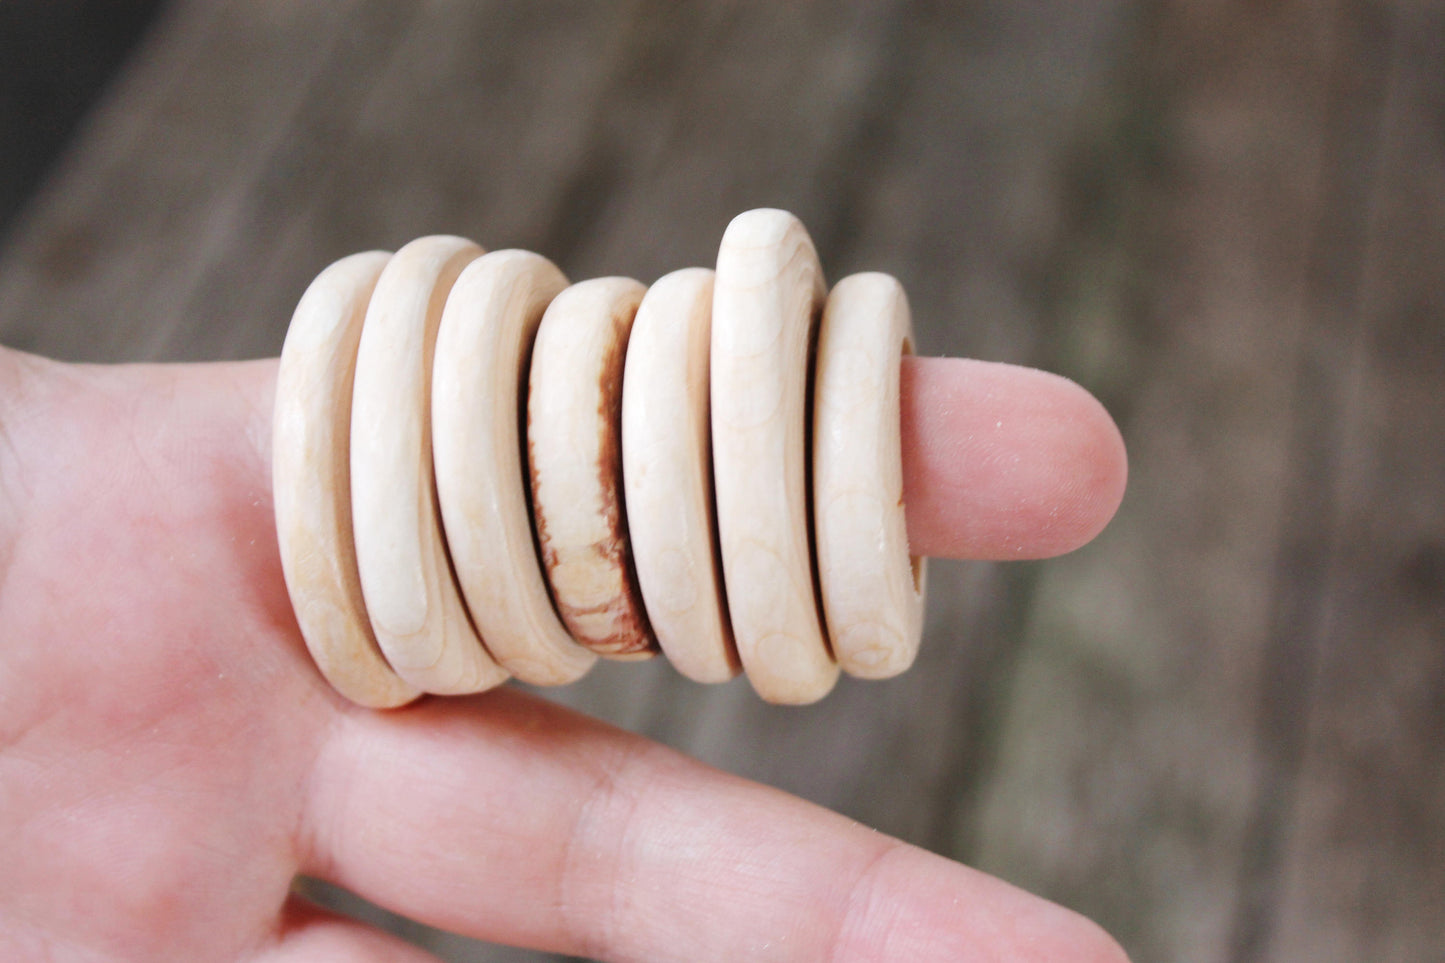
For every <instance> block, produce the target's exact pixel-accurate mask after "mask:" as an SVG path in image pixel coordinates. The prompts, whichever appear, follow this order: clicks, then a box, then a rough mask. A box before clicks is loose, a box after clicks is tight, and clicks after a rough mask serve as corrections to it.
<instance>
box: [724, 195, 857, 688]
mask: <svg viewBox="0 0 1445 963" xmlns="http://www.w3.org/2000/svg"><path fill="white" fill-rule="evenodd" d="M825 294H826V289H825V288H824V286H823V272H822V268H821V266H820V265H819V263H818V255H817V253H816V252H815V251H814V249H813V242H812V241H811V240H810V239H809V237H808V233H807V231H806V230H805V229H804V228H803V225H802V224H801V223H800V222H799V221H798V219H797V218H795V217H793V216H792V215H791V214H788V213H786V212H784V211H776V210H756V211H748V212H746V213H744V214H740V215H738V216H737V217H736V218H734V219H733V221H732V223H731V224H729V225H728V229H727V231H726V233H725V234H724V236H723V240H722V245H721V248H720V249H719V251H718V261H717V279H716V286H715V289H714V293H713V319H712V364H711V368H712V443H713V476H714V479H715V482H716V488H717V512H718V531H719V535H720V538H721V542H722V558H723V570H724V575H725V580H726V585H727V598H728V607H729V611H730V613H731V616H732V624H733V635H734V637H735V639H736V640H737V646H738V654H739V655H740V656H741V658H742V663H743V668H744V669H745V670H746V671H747V675H748V680H749V681H750V682H751V683H752V685H753V687H754V689H756V690H757V692H758V694H759V695H760V696H762V698H764V699H766V700H767V701H769V702H778V703H789V704H800V703H807V702H814V701H816V700H818V699H821V698H822V697H823V696H824V695H826V694H827V693H828V691H829V690H830V689H831V688H832V687H833V685H834V683H835V682H836V681H837V678H838V666H837V663H835V662H834V661H833V658H832V656H831V654H830V653H829V651H828V646H827V640H826V638H825V636H824V632H823V625H822V617H821V613H820V611H819V603H818V596H817V592H816V588H815V586H814V580H813V560H812V547H811V545H810V538H809V528H810V521H811V520H810V518H809V511H808V490H807V485H808V479H807V470H808V451H807V443H806V435H807V428H806V422H805V419H806V408H807V402H808V397H807V395H808V390H807V389H808V368H809V360H810V353H811V349H812V346H813V337H814V334H815V331H816V328H817V322H818V316H819V313H820V312H821V310H822V306H823V299H824V295H825Z"/></svg>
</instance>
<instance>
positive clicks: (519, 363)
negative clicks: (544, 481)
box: [431, 251, 596, 685]
mask: <svg viewBox="0 0 1445 963" xmlns="http://www.w3.org/2000/svg"><path fill="white" fill-rule="evenodd" d="M566 286H567V279H566V277H564V276H563V274H562V272H561V271H559V270H558V269H557V267H556V266H555V265H554V264H552V262H551V261H549V260H547V259H546V258H544V257H541V256H540V255H537V254H531V253H529V252H527V251H493V252H492V253H490V254H486V255H483V256H482V257H479V258H477V259H476V260H475V261H473V262H472V263H471V264H469V265H467V267H466V270H464V271H462V273H461V275H460V276H459V277H458V278H457V282H456V284H455V285H453V287H452V292H451V295H450V296H449V297H448V298H447V305H446V310H445V311H443V312H442V320H441V328H440V330H439V331H438V332H437V348H436V361H435V362H434V363H433V366H432V394H431V404H432V446H433V451H432V455H433V459H434V461H435V464H436V479H437V495H438V498H439V499H440V500H441V509H442V520H443V522H444V523H445V527H446V536H447V545H448V547H449V548H450V549H451V556H452V564H453V567H454V569H455V571H456V575H457V582H458V583H459V584H460V585H461V589H462V594H463V596H464V597H465V598H466V600H467V607H468V608H469V609H470V610H471V613H472V619H473V621H474V622H475V623H476V626H477V629H478V630H479V631H480V632H481V635H482V638H483V640H484V641H485V643H486V646H487V650H488V651H489V652H491V654H492V657H493V658H495V659H496V660H497V661H498V662H499V663H501V665H502V667H503V668H505V669H506V670H507V671H508V672H511V673H512V674H513V675H514V676H516V677H517V678H518V679H521V680H522V681H523V682H530V683H532V684H534V685H563V684H565V683H568V682H572V681H575V680H576V679H579V678H581V677H582V676H583V675H585V674H586V673H587V670H588V669H590V668H591V667H592V664H593V663H594V662H595V661H596V657H595V656H593V655H592V653H591V652H589V651H588V650H586V649H584V648H582V647H581V646H579V645H578V644H577V643H576V642H575V641H573V639H572V637H571V636H570V635H568V634H567V630H566V629H565V628H563V626H562V623H561V621H560V620H559V619H558V618H557V613H556V612H555V611H554V610H553V608H552V599H551V597H550V596H549V595H548V594H547V583H546V581H545V580H544V579H543V576H542V567H541V564H540V563H539V561H538V558H537V547H536V544H535V542H534V540H533V537H532V516H531V512H530V511H529V509H528V507H527V498H528V490H527V489H528V483H527V475H526V473H525V470H524V469H523V467H522V457H523V456H522V439H521V430H520V427H521V426H520V423H519V418H518V412H517V409H518V406H519V405H521V404H522V398H523V395H522V392H523V391H525V390H526V385H527V380H526V379H527V373H528V368H529V366H530V363H531V357H532V343H533V340H534V339H535V337H536V334H537V326H538V325H539V324H540V323H541V321H542V313H543V312H544V311H545V310H546V309H547V305H548V304H550V303H551V301H552V299H553V298H555V297H556V296H557V295H558V294H559V293H561V291H562V290H563V289H564V288H565V287H566Z"/></svg>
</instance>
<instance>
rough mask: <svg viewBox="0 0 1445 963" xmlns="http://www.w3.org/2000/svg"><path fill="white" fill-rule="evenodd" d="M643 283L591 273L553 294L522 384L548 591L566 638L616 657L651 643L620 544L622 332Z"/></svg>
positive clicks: (632, 655) (645, 649) (624, 543)
mask: <svg viewBox="0 0 1445 963" xmlns="http://www.w3.org/2000/svg"><path fill="white" fill-rule="evenodd" d="M645 290H646V289H645V288H643V286H642V285H641V284H639V283H637V282H636V281H633V280H631V279H630V278H597V279H595V280H591V281H583V282H582V283H581V284H576V285H573V286H572V287H570V288H568V289H567V290H565V291H563V292H562V293H561V294H559V295H558V296H557V298H556V299H555V300H554V301H553V302H552V303H551V305H550V306H549V307H548V308H547V312H546V314H545V315H544V316H543V318H542V325H541V327H540V328H539V329H538V331H537V341H536V345H535V347H534V348H533V352H532V371H531V383H530V385H529V387H528V401H527V451H528V456H529V460H530V464H531V478H532V511H533V517H534V519H535V521H536V525H537V538H538V541H539V543H540V545H541V549H542V561H543V564H544V566H545V567H546V570H547V578H548V581H549V582H550V584H551V586H552V598H553V600H554V601H555V602H556V603H557V611H558V614H560V615H561V616H562V621H563V622H564V623H565V624H566V625H567V628H568V630H569V631H571V633H572V636H573V638H575V639H576V640H577V641H578V642H580V643H582V644H583V645H585V646H587V647H588V648H590V649H592V650H593V651H595V652H597V653H599V654H600V655H604V656H607V657H609V658H614V659H638V658H647V657H649V656H651V655H652V654H653V653H654V651H655V649H656V642H655V640H654V638H653V636H652V632H651V630H650V629H649V627H648V623H647V613H646V610H645V609H644V607H643V601H642V593H641V591H640V589H639V588H638V586H637V577H636V573H635V571H634V570H633V565H632V553H631V549H630V547H629V544H628V538H627V516H626V513H625V509H624V506H623V483H622V439H621V437H620V425H621V404H622V374H623V365H624V361H625V359H626V355H627V337H628V332H629V331H630V329H631V327H632V321H633V317H634V315H635V314H636V313H637V306H638V304H639V303H640V302H641V300H642V296H643V293H644V291H645Z"/></svg>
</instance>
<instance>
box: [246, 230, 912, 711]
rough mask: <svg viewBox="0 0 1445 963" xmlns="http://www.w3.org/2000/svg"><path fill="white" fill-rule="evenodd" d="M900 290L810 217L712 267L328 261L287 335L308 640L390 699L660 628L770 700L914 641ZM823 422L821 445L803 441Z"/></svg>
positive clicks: (564, 678)
mask: <svg viewBox="0 0 1445 963" xmlns="http://www.w3.org/2000/svg"><path fill="white" fill-rule="evenodd" d="M910 337H911V326H910V320H909V312H908V304H907V301H906V299H905V297H904V294H903V291H902V289H901V288H900V287H899V285H898V282H897V281H895V280H894V279H893V278H891V277H888V276H887V275H882V274H859V275H854V276H852V277H849V278H846V279H844V280H843V281H841V282H839V283H838V285H837V286H836V287H834V288H833V290H832V292H831V293H828V292H827V289H826V288H825V286H824V282H823V273H822V270H821V268H820V266H819V264H818V257H817V254H816V253H815V251H814V249H813V244H812V241H811V240H810V239H809V237H808V234H807V231H806V230H805V229H804V228H803V226H802V224H801V223H799V222H798V220H797V219H796V218H794V217H793V216H792V215H790V214H787V213H785V212H783V211H776V210H755V211H749V212H747V213H745V214H741V215H739V216H738V217H737V218H735V219H734V220H733V222H732V223H731V224H730V225H729V227H728V229H727V232H726V233H725V235H724V236H723V240H722V246H721V249H720V250H719V252H718V260H717V270H716V272H714V271H709V270H706V269H702V268H689V269H685V270H681V271H677V272H674V273H672V274H669V275H667V276H666V277H663V278H662V279H661V280H659V281H658V282H657V283H656V284H654V285H652V286H651V287H650V288H645V287H644V286H643V285H641V284H639V283H638V282H636V281H633V280H630V279H627V278H599V279H596V280H591V281H584V282H582V283H580V284H574V285H571V286H568V283H567V279H566V278H565V277H563V275H562V272H561V271H559V270H558V269H557V268H556V267H555V266H554V265H553V264H552V263H551V262H550V261H548V260H546V259H545V258H543V257H540V256H539V255H536V254H531V253H528V252H525V251H495V252H492V253H490V254H486V253H483V251H482V249H481V248H479V247H478V246H477V245H475V244H473V243H472V242H470V241H467V240H464V239H462V238H457V237H444V236H438V237H424V238H421V239H419V240H416V241H413V242H411V243H410V244H407V245H406V246H404V247H403V248H401V250H399V251H397V252H396V253H395V254H388V253H384V252H370V253H365V254H357V255H353V256H351V257H348V258H345V259H343V260H341V261H338V262H336V263H335V264H333V265H331V266H330V267H328V268H327V269H326V270H325V271H323V272H322V273H321V274H320V275H319V276H318V277H317V278H316V280H315V281H314V282H312V284H311V286H310V287H309V288H308V289H307V291H306V293H305V295H304V296H303V297H302V299H301V302H300V304H299V305H298V306H297V308H296V314H295V317H294V318H293V319H292V322H291V327H290V330H289V332H288V334H287V336H286V345H285V349H284V350H283V351H282V355H281V367H280V373H279V376H278V383H277V388H276V411H275V433H274V460H273V465H274V469H273V470H274V490H275V505H276V527H277V535H278V539H279V543H280V549H281V560H282V563H283V566H284V569H285V574H286V584H287V587H288V589H289V591H290V594H291V601H292V604H293V606H294V608H295V611H296V618H297V621H298V623H299V624H300V628H301V632H302V635H303V636H304V637H305V640H306V645H307V647H308V648H309V650H310V652H311V655H312V657H313V658H314V659H315V661H316V664H317V666H318V667H319V668H320V670H321V672H322V673H323V674H324V675H325V677H326V678H327V679H328V680H329V681H330V682H331V684H332V685H333V686H334V687H335V688H336V689H337V690H338V691H339V692H341V693H342V694H343V695H345V696H346V697H348V698H350V699H351V700H353V701H355V702H357V703H360V704H362V705H366V706H374V707H385V706H396V705H401V704H403V703H406V702H408V701H410V700H411V699H413V698H415V697H416V696H418V695H419V694H421V693H423V692H431V693H439V694H456V693H468V692H477V691H480V690H483V689H486V688H489V687H491V686H494V685H497V684H498V683H500V682H502V681H503V680H504V679H506V678H507V677H508V675H514V676H516V677H517V678H518V679H521V680H523V681H525V682H530V683H534V684H538V685H558V684H562V683H567V682H571V681H573V680H575V679H577V678H579V677H580V676H582V675H583V674H584V673H586V672H587V670H588V669H589V668H590V667H591V666H592V664H593V662H594V661H595V659H596V658H597V656H598V655H601V656H604V657H608V658H615V659H637V658H645V657H648V656H651V655H652V654H654V653H655V652H656V651H658V650H659V649H660V650H661V651H662V652H664V653H666V655H667V656H668V658H669V659H670V660H671V661H672V663H673V664H674V665H675V666H676V667H677V669H678V671H680V672H681V673H682V674H683V675H685V676H687V677H689V678H691V679H695V680H697V681H699V682H721V681H725V680H727V679H730V678H732V677H733V676H735V675H736V674H737V673H738V671H739V670H740V669H741V670H744V671H746V673H747V676H748V679H749V680H750V681H751V683H752V685H753V687H754V688H755V689H756V690H757V692H758V693H759V694H760V695H761V696H762V697H763V698H764V699H766V700H768V701H770V702H777V703H792V704H800V703H808V702H812V701H814V700H817V699H819V698H821V697H822V696H823V695H825V694H826V693H827V692H828V691H829V689H831V688H832V686H833V684H834V683H835V682H836V680H837V677H838V673H839V671H840V668H841V670H843V671H846V672H849V673H851V674H853V675H856V676H862V677H867V678H884V677H887V676H891V675H894V674H897V673H898V672H901V671H903V670H904V669H906V668H907V667H908V665H909V664H910V663H911V662H912V661H913V657H914V654H915V653H916V652H917V648H918V641H919V635H920V632H921V626H922V610H923V587H924V563H923V560H922V559H918V558H913V557H910V555H909V551H908V538H907V532H906V528H905V524H904V516H903V473H902V465H901V457H900V450H899V367H900V356H901V355H902V354H903V353H905V352H908V351H910V350H911V343H910ZM810 446H811V450H809V448H810Z"/></svg>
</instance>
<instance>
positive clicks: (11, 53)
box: [0, 0, 163, 236]
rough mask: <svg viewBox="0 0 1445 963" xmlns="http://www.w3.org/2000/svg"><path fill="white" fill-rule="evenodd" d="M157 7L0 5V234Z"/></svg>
mask: <svg viewBox="0 0 1445 963" xmlns="http://www.w3.org/2000/svg"><path fill="white" fill-rule="evenodd" d="M162 6H163V4H162V3H161V0H7V2H5V3H0V236H3V235H4V234H6V233H8V231H9V230H10V228H11V226H12V224H13V222H14V220H15V216H16V215H17V214H19V212H20V210H21V208H22V207H24V205H25V202H26V200H27V199H28V198H29V197H30V195H31V194H32V193H33V192H34V191H35V189H36V188H37V187H39V186H40V183H41V181H42V180H43V178H44V177H45V172H46V169H47V168H48V167H49V166H50V164H51V163H52V162H53V161H54V160H55V158H56V157H57V156H59V154H60V152H61V151H62V150H63V149H64V148H65V145H66V143H67V142H68V141H69V139H70V136H71V134H73V133H74V131H75V129H76V127H77V125H78V124H79V123H80V120H81V118H82V117H84V116H85V112H86V111H87V110H89V109H90V107H91V105H93V104H94V103H95V102H96V100H97V99H98V98H99V96H100V94H101V92H102V91H103V90H104V89H105V85H106V83H107V82H108V81H109V80H110V78H111V76H112V75H113V74H114V73H115V72H116V70H117V69H119V67H120V66H121V64H122V63H124V62H125V58H126V55H127V54H128V53H129V52H130V50H131V48H132V47H134V46H135V44H136V42H137V41H139V40H140V38H141V37H142V36H143V35H144V34H145V31H146V28H147V27H148V26H149V25H150V24H151V22H152V21H153V20H154V19H155V17H156V14H157V13H159V11H160V9H161V7H162Z"/></svg>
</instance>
